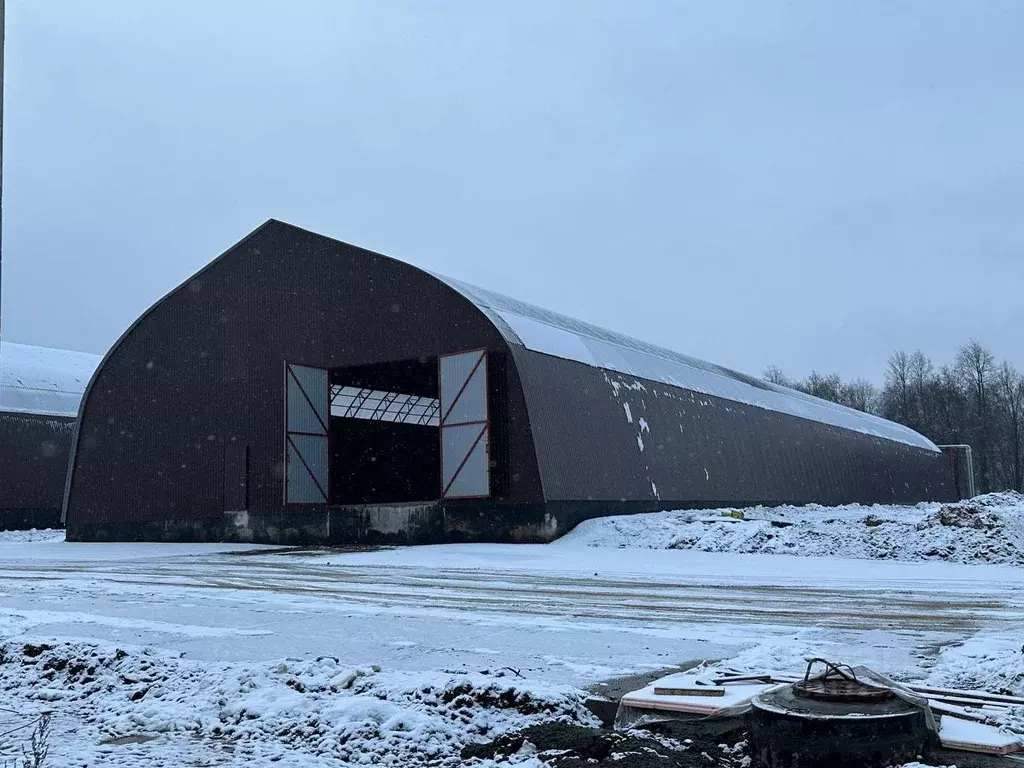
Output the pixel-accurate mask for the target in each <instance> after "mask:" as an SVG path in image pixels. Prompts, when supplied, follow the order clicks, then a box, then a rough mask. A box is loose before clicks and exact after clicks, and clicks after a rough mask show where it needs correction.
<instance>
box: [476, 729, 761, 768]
mask: <svg viewBox="0 0 1024 768" xmlns="http://www.w3.org/2000/svg"><path fill="white" fill-rule="evenodd" d="M530 745H532V747H531V746H530ZM524 747H525V750H527V751H531V752H532V751H533V750H536V756H537V757H538V758H539V759H540V760H541V761H543V762H544V763H546V764H547V765H550V766H552V767H553V768H583V766H587V767H588V768H593V767H594V766H597V767H598V768H612V766H614V767H615V768H655V767H657V768H677V767H678V768H696V767H697V766H699V767H700V768H714V767H715V766H720V767H721V768H739V766H741V765H743V758H744V757H745V756H746V752H745V749H744V744H743V743H742V742H741V743H740V744H739V745H738V746H736V745H728V744H727V745H724V747H723V746H722V745H720V744H719V743H717V742H714V741H707V742H704V741H697V740H692V739H690V740H686V741H678V740H675V739H672V738H668V737H666V736H660V735H657V734H654V733H647V732H645V731H641V730H636V731H630V732H628V733H619V732H616V731H608V730H597V729H594V728H587V727H585V726H580V725H568V724H565V723H545V724H543V725H536V726H533V727H531V728H526V729H524V730H522V731H518V732H516V733H511V734H507V735H505V736H502V737H500V738H498V739H495V740H494V741H491V742H489V743H487V744H470V745H468V746H466V747H464V748H463V750H462V759H463V760H471V759H473V758H479V759H495V758H500V757H502V756H509V755H514V754H516V753H518V752H520V751H521V750H524Z"/></svg>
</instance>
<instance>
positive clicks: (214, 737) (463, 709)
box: [0, 638, 594, 766]
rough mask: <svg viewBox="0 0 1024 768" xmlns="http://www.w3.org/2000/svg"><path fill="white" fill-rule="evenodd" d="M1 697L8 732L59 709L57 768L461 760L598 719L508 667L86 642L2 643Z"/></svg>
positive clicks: (574, 699) (558, 690)
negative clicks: (394, 666)
mask: <svg viewBox="0 0 1024 768" xmlns="http://www.w3.org/2000/svg"><path fill="white" fill-rule="evenodd" d="M339 642H344V639H343V638H339ZM0 699H2V700H3V702H4V707H3V709H4V712H3V713H0V726H6V727H0V731H7V730H10V728H13V727H17V726H18V725H21V724H22V723H21V722H19V721H18V717H19V716H20V717H21V719H22V720H23V721H25V722H31V718H32V717H33V716H38V715H39V714H40V713H43V712H47V711H52V712H53V713H54V714H53V725H52V729H53V733H52V739H51V745H52V749H53V754H52V755H51V762H48V763H47V765H51V764H52V765H53V766H64V765H96V764H101V763H102V764H103V765H124V766H145V765H154V766H155V765H171V764H174V765H199V764H202V765H213V764H217V765H220V764H231V765H236V764H238V765H242V764H248V765H270V764H277V765H295V766H298V765H301V766H328V765H330V766H335V765H339V764H341V765H350V764H356V763H358V764H363V763H373V764H375V765H401V766H413V765H423V764H430V765H459V764H460V760H459V752H460V750H461V748H462V747H463V746H464V745H465V744H467V743H469V742H473V741H483V740H486V739H490V738H494V737H496V736H499V735H501V734H503V733H505V732H507V731H511V730H515V729H521V728H524V727H526V726H529V725H532V724H536V723H539V722H551V721H558V722H568V723H578V724H586V725H590V724H593V723H594V720H593V717H592V716H591V715H590V713H589V712H587V710H586V708H585V707H584V706H583V692H581V691H578V690H577V689H574V688H571V687H568V686H557V685H552V684H549V683H545V682H543V681H538V680H527V679H521V678H519V677H517V676H515V675H514V674H511V673H506V672H500V671H494V672H477V673H472V674H467V673H466V672H460V671H454V672H441V671H436V672H386V671H381V670H380V668H379V667H376V666H371V667H366V668H352V667H349V666H346V665H343V664H340V663H339V662H338V661H336V660H335V659H333V658H326V657H321V658H318V659H315V660H311V659H284V660H281V661H278V662H273V663H239V662H230V663H229V662H198V661H190V660H186V659H182V658H179V657H178V656H172V655H169V654H165V653H159V652H156V651H146V650H143V651H131V652H127V651H124V650H119V649H116V648H113V647H108V648H104V647H99V646H96V645H91V644H85V643H59V644H58V643H53V644H49V643H47V644H27V645H26V644H22V643H12V642H8V643H4V644H0ZM14 713H18V715H17V716H16V715H15V714H14ZM200 758H201V760H202V762H190V760H192V759H200Z"/></svg>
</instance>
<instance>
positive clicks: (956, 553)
mask: <svg viewBox="0 0 1024 768" xmlns="http://www.w3.org/2000/svg"><path fill="white" fill-rule="evenodd" d="M581 545H582V546H588V547H619V548H638V549H695V550H700V551H702V552H735V553H746V554H751V553H761V554H776V555H780V554H781V555H803V556H818V557H846V558H858V559H885V560H911V561H913V560H944V561H948V562H956V563H999V564H1010V565H1024V496H1022V495H1021V494H1019V493H1016V492H1006V493H990V494H987V495H985V496H978V497H976V498H974V499H971V500H970V501H964V502H959V503H957V504H945V505H944V504H935V503H932V504H918V505H917V506H915V507H902V506H882V505H876V506H870V507H868V506H860V505H847V506H842V507H822V506H817V505H811V506H806V507H790V506H784V507H754V508H750V509H743V510H698V511H678V512H656V513H653V514H645V515H628V516H623V517H605V518H599V519H596V520H588V521H586V522H584V523H581V524H580V525H579V526H577V527H576V529H575V530H573V531H572V532H570V533H569V534H567V535H566V536H564V537H563V538H561V539H559V540H558V541H557V542H556V543H555V544H554V546H563V547H572V546H581Z"/></svg>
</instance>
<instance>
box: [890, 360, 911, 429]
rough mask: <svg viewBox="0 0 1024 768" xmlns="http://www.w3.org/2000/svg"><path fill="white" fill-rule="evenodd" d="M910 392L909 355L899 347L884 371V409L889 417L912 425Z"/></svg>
mask: <svg viewBox="0 0 1024 768" xmlns="http://www.w3.org/2000/svg"><path fill="white" fill-rule="evenodd" d="M910 394H911V385H910V355H908V354H907V353H906V352H905V351H903V350H902V349H899V350H896V351H895V352H893V353H892V355H891V356H890V357H889V363H888V366H887V368H886V371H885V397H886V401H887V402H886V411H887V413H888V415H889V418H892V419H894V420H896V421H898V422H900V423H901V424H907V425H908V426H913V422H912V417H911V412H910V411H911V409H910Z"/></svg>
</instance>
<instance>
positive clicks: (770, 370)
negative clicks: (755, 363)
mask: <svg viewBox="0 0 1024 768" xmlns="http://www.w3.org/2000/svg"><path fill="white" fill-rule="evenodd" d="M761 378H762V379H764V380H765V381H767V382H768V383H769V384H777V385H778V386H780V387H791V386H793V384H792V382H790V380H789V379H788V378H787V377H786V374H785V373H783V372H782V369H781V368H779V366H777V365H769V366H768V367H767V368H765V369H764V375H763V376H762V377H761Z"/></svg>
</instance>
